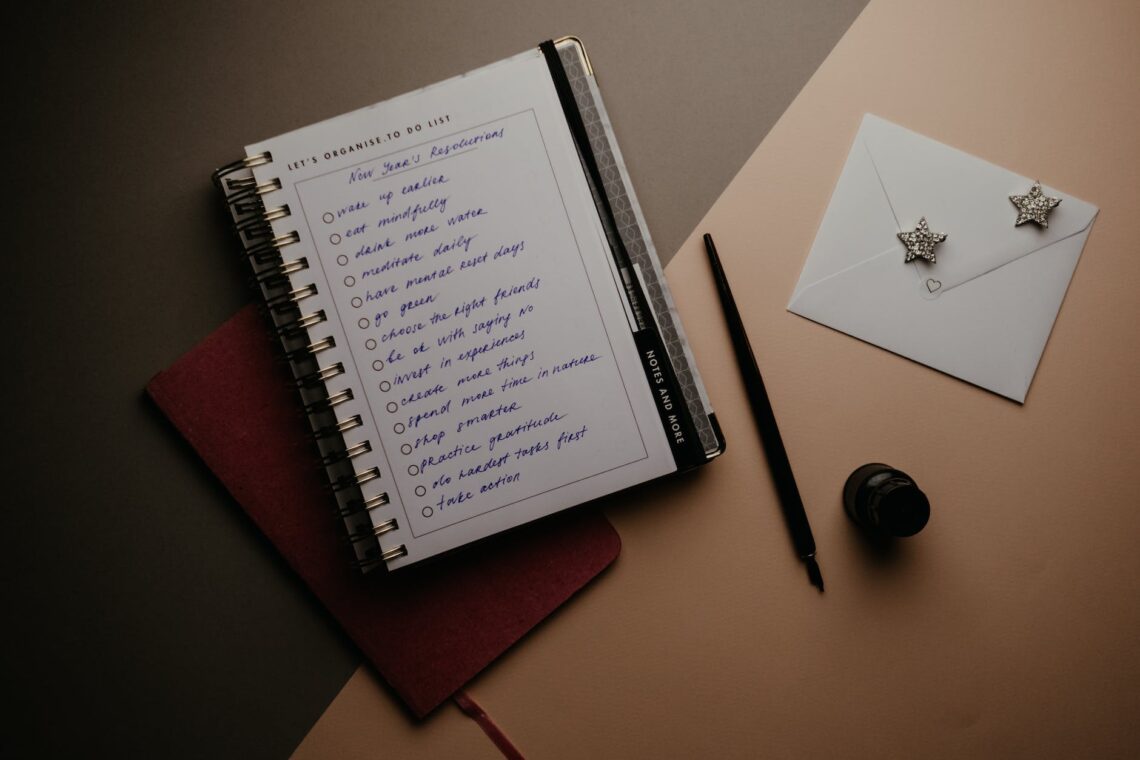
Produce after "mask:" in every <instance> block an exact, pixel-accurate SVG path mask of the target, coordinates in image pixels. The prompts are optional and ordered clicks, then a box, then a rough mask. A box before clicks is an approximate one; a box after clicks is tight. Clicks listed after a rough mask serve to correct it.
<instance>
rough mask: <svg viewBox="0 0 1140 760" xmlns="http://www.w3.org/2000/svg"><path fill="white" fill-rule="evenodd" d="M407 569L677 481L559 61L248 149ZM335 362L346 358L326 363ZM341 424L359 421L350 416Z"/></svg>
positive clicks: (480, 77)
mask: <svg viewBox="0 0 1140 760" xmlns="http://www.w3.org/2000/svg"><path fill="white" fill-rule="evenodd" d="M261 151H271V152H272V154H273V162H272V163H271V164H268V165H265V166H261V167H257V168H256V169H255V174H256V176H257V179H258V181H259V182H266V181H269V180H270V179H272V178H278V179H279V180H280V181H281V183H282V189H281V190H280V191H277V192H274V193H271V194H269V195H267V196H266V198H265V201H266V204H267V205H268V206H280V205H283V204H287V205H288V206H289V208H290V211H291V214H290V216H288V217H286V218H284V219H281V220H278V221H276V222H275V223H274V225H273V226H274V232H275V234H278V235H280V234H286V233H288V232H290V231H293V230H296V231H297V232H298V233H299V234H300V237H301V242H300V243H298V244H295V245H291V246H289V248H288V252H289V256H288V257H287V258H296V257H298V256H305V257H307V258H308V260H309V262H310V267H309V269H308V270H306V271H304V272H301V273H299V274H297V275H295V276H294V281H295V282H296V283H297V284H298V285H299V284H307V283H314V284H316V286H317V290H318V294H317V295H316V296H314V297H312V298H307V299H305V301H304V302H303V303H304V306H305V309H304V310H305V311H306V312H313V311H315V310H317V309H324V310H325V312H326V314H327V315H328V321H327V322H325V323H322V324H320V325H317V326H316V327H314V328H312V330H311V336H312V337H313V339H314V340H317V339H320V338H322V337H324V336H326V335H332V336H334V337H335V339H336V347H335V348H334V349H331V350H329V351H324V352H322V353H321V354H320V359H321V364H322V365H328V364H330V363H333V362H337V361H339V362H342V363H343V364H344V366H345V368H346V372H345V374H343V375H340V376H338V377H335V378H333V379H332V380H330V381H329V382H328V388H329V391H330V393H335V392H336V391H337V390H339V389H342V388H345V387H350V388H352V389H353V390H354V392H355V399H354V400H353V401H352V402H350V403H348V404H345V405H343V406H341V407H338V416H340V417H345V416H346V415H351V414H360V415H361V416H362V418H363V419H364V421H365V424H364V426H362V427H359V428H356V429H354V430H352V431H350V432H348V433H346V441H345V442H346V444H347V445H352V444H353V443H356V442H359V441H364V440H368V441H370V442H371V443H372V452H371V453H369V454H367V455H364V456H361V457H359V458H357V459H355V460H354V464H355V465H356V467H357V470H362V469H365V468H367V467H371V466H378V467H379V468H380V471H381V477H380V479H379V480H376V481H372V482H370V483H367V484H365V485H364V487H363V488H364V495H365V497H366V498H367V497H368V496H370V495H373V494H375V493H379V492H386V493H388V495H389V498H390V499H391V504H390V505H388V506H386V507H383V508H381V509H377V510H375V511H374V512H373V513H372V519H373V522H374V524H379V523H380V522H382V521H383V520H385V519H388V518H390V517H395V518H396V519H397V522H398V524H399V530H398V531H396V532H393V533H391V534H388V535H385V536H383V537H382V538H381V542H380V543H381V546H382V547H384V548H388V547H389V546H393V545H398V544H404V545H405V547H406V548H407V551H408V555H407V556H406V557H403V558H401V559H398V560H395V561H393V562H391V563H390V566H392V567H398V566H400V565H401V564H407V563H410V562H414V561H416V560H418V559H422V558H424V557H428V556H431V555H433V554H438V553H440V552H442V551H446V550H448V549H451V548H453V547H455V546H458V545H461V544H465V543H468V542H470V541H473V540H476V539H478V538H481V537H484V536H487V535H490V534H493V533H496V532H499V531H501V530H505V529H507V528H510V527H513V526H516V525H519V524H522V523H524V522H528V521H530V520H532V519H535V518H537V517H540V516H543V515H546V514H550V513H552V512H555V511H558V510H560V509H564V508H566V507H569V506H573V505H575V504H578V503H581V502H584V501H588V500H590V499H593V498H597V497H599V496H602V495H604V494H607V493H611V492H614V491H617V490H620V489H622V488H625V487H628V486H631V485H634V484H637V483H641V482H644V481H646V480H650V479H652V478H655V477H658V476H660V475H663V474H666V473H669V472H672V471H674V470H675V469H676V467H675V465H674V460H673V457H672V454H671V452H670V449H669V444H668V441H667V440H666V437H665V434H664V432H663V431H662V428H661V422H660V419H659V417H658V415H657V412H656V410H655V407H654V402H653V398H652V396H651V393H650V390H649V387H648V385H647V382H646V379H645V373H644V371H643V369H642V367H641V365H640V362H639V359H638V355H637V350H636V347H635V345H634V341H633V338H632V333H631V329H630V323H629V321H628V319H627V307H626V304H625V300H624V295H622V294H621V293H620V291H619V289H618V286H617V282H616V273H615V268H614V265H613V261H612V258H611V254H610V251H609V249H608V246H607V244H606V242H605V240H604V235H603V231H602V228H601V225H600V222H599V220H598V216H597V211H596V209H595V207H594V204H593V201H592V199H591V197H590V193H589V189H588V186H587V184H586V180H585V177H584V174H583V170H582V167H581V164H580V162H579V159H578V156H577V153H576V151H575V147H574V144H573V141H572V138H571V135H570V132H569V129H568V127H567V124H566V120H565V117H564V115H563V111H562V106H561V104H560V102H559V100H558V96H557V94H556V92H555V89H554V86H553V84H552V81H551V78H550V73H549V70H548V68H547V64H546V61H545V59H544V58H543V56H542V54H541V52H540V51H538V50H535V51H533V52H528V53H525V54H522V55H519V56H516V57H513V58H510V59H507V60H505V61H501V62H499V63H496V64H493V65H491V66H488V67H486V68H483V69H479V70H477V71H474V72H471V73H469V74H466V75H464V76H462V77H457V78H454V79H451V80H448V81H446V82H442V83H440V84H437V85H434V86H432V87H429V88H426V89H424V90H420V91H417V92H413V93H410V94H408V95H405V96H402V97H399V98H396V99H394V100H390V101H387V102H384V103H381V104H379V105H376V106H373V107H370V108H366V109H362V110H360V111H355V112H353V113H350V114H346V115H344V116H340V117H337V118H335V119H332V120H329V121H326V122H322V123H319V124H316V125H313V126H310V127H306V128H304V129H301V130H298V131H295V132H291V133H288V134H286V135H282V136H280V137H277V138H274V139H272V140H267V141H265V142H261V143H257V144H254V145H251V146H249V147H247V152H248V153H249V154H254V153H258V152H261ZM326 357H327V358H326ZM341 410H344V411H343V413H341Z"/></svg>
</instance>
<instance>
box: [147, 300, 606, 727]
mask: <svg viewBox="0 0 1140 760" xmlns="http://www.w3.org/2000/svg"><path fill="white" fill-rule="evenodd" d="M277 353H278V349H277V347H276V346H275V345H274V344H273V343H272V342H271V341H270V339H269V337H268V336H267V332H266V328H265V324H264V322H263V320H262V317H261V315H260V314H259V313H258V312H257V310H256V309H255V308H254V307H253V306H249V307H246V308H245V309H243V310H241V311H240V312H238V313H237V314H236V315H234V317H232V318H231V319H230V320H229V321H228V322H226V323H225V324H224V325H222V327H220V328H219V329H218V330H216V331H215V332H214V333H213V334H211V335H210V336H209V337H208V338H206V339H205V340H204V341H202V343H200V344H199V345H198V346H196V347H195V348H194V349H193V350H191V351H190V352H189V353H188V354H186V355H185V356H183V357H182V358H181V359H179V360H178V362H177V363H176V364H174V366H172V367H171V368H170V369H168V370H166V371H164V372H161V373H159V374H158V375H156V376H155V377H154V379H152V380H151V381H150V383H149V384H148V385H147V392H148V393H149V394H150V396H151V397H152V398H153V399H154V401H155V402H156V403H157V404H158V406H159V408H161V409H162V411H163V412H164V413H165V414H166V416H167V417H169V418H170V420H171V422H173V423H174V426H175V427H177V428H178V430H179V431H180V432H181V433H182V435H183V436H185V437H186V439H187V440H188V441H189V442H190V444H191V445H192V446H193V447H194V449H195V450H196V451H197V452H198V454H199V455H201V457H202V459H204V460H205V462H206V464H207V465H208V466H209V467H210V469H211V470H213V471H214V473H215V474H216V475H217V476H218V477H219V478H220V479H221V481H222V482H223V483H224V484H225V486H226V488H227V489H229V491H230V493H231V494H233V496H234V498H235V499H237V501H238V502H239V503H240V504H241V506H242V507H243V508H244V509H245V511H246V512H248V513H249V516H250V517H251V518H253V520H254V522H256V523H257V525H258V527H260V528H261V530H262V531H263V532H264V533H265V535H266V536H267V537H268V538H269V540H270V541H272V542H273V544H274V545H275V546H276V547H277V549H278V550H279V551H280V552H281V554H283V555H284V557H285V559H286V560H287V561H288V562H289V564H290V565H291V566H292V567H293V569H294V570H295V571H296V572H297V574H298V575H300V576H301V579H302V580H304V581H305V583H307V584H308V586H309V588H311V589H312V590H313V592H314V593H315V594H316V595H317V596H318V597H319V598H320V600H321V601H322V602H323V603H324V605H325V606H326V607H327V608H328V610H329V611H330V612H331V613H332V614H333V616H334V617H335V618H336V619H337V620H338V621H340V624H341V626H343V628H344V630H345V631H346V632H347V633H348V635H349V636H350V637H351V638H352V640H353V641H354V642H356V645H357V646H359V647H360V649H361V651H362V652H363V653H364V656H365V657H367V658H368V660H370V661H371V662H372V663H373V665H375V666H376V669H377V670H379V671H380V674H381V675H382V676H383V677H384V678H385V679H386V680H387V681H388V683H389V684H390V685H391V686H392V688H394V689H395V690H396V691H397V692H398V693H399V694H400V696H401V697H402V698H403V699H404V701H405V702H407V704H408V706H409V707H410V708H411V710H412V711H413V712H414V713H415V714H416V715H417V716H419V717H423V716H424V715H426V714H427V713H429V712H430V711H431V710H432V709H434V708H435V707H436V706H438V705H439V704H440V703H441V702H443V701H444V700H446V699H447V698H448V697H449V696H451V694H453V693H454V692H455V691H457V690H458V689H459V688H460V687H462V686H463V684H465V683H466V682H467V681H468V680H470V679H471V678H472V677H473V676H475V674H477V673H478V672H479V671H480V670H482V669H483V668H484V667H486V666H487V665H488V664H489V663H490V662H491V661H493V660H494V659H495V658H496V657H498V656H499V655H500V654H502V653H503V652H504V651H505V650H506V649H507V648H508V647H510V646H511V645H512V644H513V643H514V642H516V641H518V640H519V638H521V637H522V636H523V635H524V634H525V633H526V632H527V631H529V630H530V629H531V628H533V627H534V626H535V625H537V624H538V623H539V622H540V621H542V619H543V618H545V617H546V616H547V615H549V614H550V613H551V612H553V611H554V610H555V609H556V608H557V607H558V606H559V605H561V604H562V603H563V602H565V601H566V600H567V599H569V598H570V597H571V596H572V595H573V594H574V593H575V592H576V591H578V590H579V589H581V588H582V587H583V586H584V585H585V584H586V583H588V582H589V581H590V580H591V579H592V578H594V577H595V576H596V575H597V574H598V573H600V572H601V571H602V570H603V569H605V568H606V567H607V566H608V565H609V564H610V563H611V562H613V561H614V559H616V558H617V555H618V552H619V551H620V549H621V542H620V539H619V538H618V535H617V532H616V531H615V530H614V529H613V526H611V525H610V524H609V522H608V521H607V520H606V519H605V518H604V517H603V516H602V515H600V514H599V513H597V512H596V511H594V510H591V509H589V508H586V509H577V510H572V511H571V512H568V513H564V514H562V515H558V516H556V517H553V518H548V519H546V520H541V521H539V522H537V523H533V524H531V525H529V526H527V527H525V528H522V529H519V530H517V531H514V532H511V533H507V534H505V535H501V536H497V537H495V538H493V539H490V540H488V541H485V542H483V543H480V544H477V545H475V546H472V547H469V548H467V549H465V550H463V551H461V552H458V553H456V554H453V555H450V556H446V557H444V558H442V559H440V560H438V561H436V562H428V563H425V565H424V566H422V567H420V566H416V567H411V568H407V569H404V570H400V571H398V572H396V573H393V574H387V573H385V572H383V571H378V572H373V573H370V574H368V575H366V576H365V575H361V574H360V573H359V572H358V571H356V570H354V569H353V568H352V567H351V566H350V564H349V560H350V558H351V552H350V550H349V549H348V547H347V546H346V545H345V544H344V543H343V541H342V540H341V538H340V529H339V528H338V525H337V518H335V517H334V515H333V507H334V506H335V505H334V502H333V500H332V498H331V497H330V496H329V494H328V492H327V490H326V488H327V486H326V485H325V482H324V480H323V478H322V473H321V472H320V471H319V470H320V468H319V467H318V465H317V462H316V447H315V445H314V443H313V441H312V439H311V438H310V437H309V435H310V434H309V428H308V423H307V422H306V420H305V417H304V416H303V415H302V414H301V413H300V411H299V399H298V398H297V394H296V391H295V390H294V389H293V388H292V386H291V383H290V380H291V378H290V374H289V370H288V367H287V365H285V364H284V363H283V362H279V361H277V359H276V357H277Z"/></svg>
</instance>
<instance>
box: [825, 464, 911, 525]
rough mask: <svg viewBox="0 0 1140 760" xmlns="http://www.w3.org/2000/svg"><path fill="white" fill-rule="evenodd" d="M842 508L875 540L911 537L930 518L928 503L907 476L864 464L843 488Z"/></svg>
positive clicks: (877, 465)
mask: <svg viewBox="0 0 1140 760" xmlns="http://www.w3.org/2000/svg"><path fill="white" fill-rule="evenodd" d="M843 509H844V510H845V511H846V512H847V516H848V517H850V518H851V519H852V520H854V521H855V524H856V525H858V526H859V527H860V528H862V529H863V530H864V531H866V532H867V533H868V534H870V535H871V536H874V537H876V538H903V537H906V536H913V535H914V534H915V533H918V532H919V531H920V530H922V529H923V527H924V526H925V525H926V523H927V521H928V520H929V519H930V502H929V501H928V500H927V498H926V494H924V493H923V492H922V491H921V490H920V489H919V487H918V486H917V485H916V484H915V482H914V481H913V480H912V479H911V477H910V476H909V475H907V474H906V473H905V472H902V471H901V470H896V469H894V468H893V467H889V466H887V465H885V464H865V465H863V466H862V467H860V468H859V469H857V470H855V472H853V473H851V475H850V476H849V477H848V478H847V482H846V483H845V484H844V485H843Z"/></svg>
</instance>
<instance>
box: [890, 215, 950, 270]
mask: <svg viewBox="0 0 1140 760" xmlns="http://www.w3.org/2000/svg"><path fill="white" fill-rule="evenodd" d="M898 236H899V240H901V241H902V244H903V245H905V246H906V261H905V262H903V263H909V262H911V261H914V260H915V259H925V260H926V261H929V262H930V263H931V264H933V263H934V246H936V245H938V244H939V243H941V242H942V241H943V240H945V239H946V235H945V234H943V233H941V232H931V231H930V227H929V226H927V224H926V217H925V216H924V217H922V218H921V219H919V220H918V226H917V227H915V228H914V229H913V230H912V231H910V232H900V233H898Z"/></svg>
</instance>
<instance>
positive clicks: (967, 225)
mask: <svg viewBox="0 0 1140 760" xmlns="http://www.w3.org/2000/svg"><path fill="white" fill-rule="evenodd" d="M859 137H860V139H861V141H862V143H863V147H864V148H865V150H866V151H867V153H868V156H869V157H870V160H871V163H872V164H873V166H874V169H875V172H876V174H877V175H878V179H879V182H880V184H881V188H882V192H883V193H884V195H885V197H886V199H887V203H888V205H889V206H890V208H891V211H892V213H893V214H894V217H895V221H896V222H897V224H898V225H899V229H900V231H902V230H911V229H914V227H915V225H916V224H918V221H919V219H920V218H922V217H925V218H926V220H927V223H928V224H929V225H930V229H931V230H932V231H934V232H942V233H945V234H946V235H947V238H946V241H945V242H943V243H941V244H940V245H939V246H938V247H937V249H936V251H935V253H936V256H937V260H936V261H935V262H934V263H933V264H931V263H929V262H925V261H916V262H915V263H914V264H912V266H915V267H917V268H918V269H919V270H920V272H921V274H922V276H924V277H925V276H927V275H929V276H931V277H936V278H937V279H938V280H939V281H940V282H941V283H942V292H943V293H944V292H946V291H947V290H950V289H951V288H954V287H956V286H958V285H961V284H962V283H964V282H968V281H970V280H972V279H973V278H975V277H978V276H981V275H983V274H985V273H986V272H990V271H993V270H994V269H996V268H998V267H1000V266H1003V265H1005V264H1008V263H1009V262H1011V261H1014V260H1016V259H1019V258H1021V257H1022V256H1025V255H1028V254H1031V253H1033V252H1035V251H1039V250H1041V249H1043V248H1046V247H1048V246H1050V245H1052V244H1053V243H1056V242H1057V241H1060V240H1064V239H1065V238H1068V237H1071V236H1072V235H1075V234H1077V233H1079V232H1081V231H1082V230H1084V229H1086V228H1087V227H1088V226H1089V224H1091V223H1092V220H1093V218H1094V217H1095V216H1096V213H1097V209H1096V207H1095V206H1093V205H1091V204H1089V203H1086V202H1084V201H1082V200H1080V199H1079V198H1074V197H1072V196H1069V195H1066V194H1064V193H1061V192H1059V191H1057V190H1055V189H1053V188H1051V187H1047V186H1045V185H1042V189H1043V190H1044V192H1045V193H1046V194H1047V195H1050V196H1052V197H1055V198H1060V199H1061V204H1060V205H1059V206H1058V207H1057V208H1055V209H1054V210H1053V212H1052V214H1051V215H1050V217H1049V227H1048V228H1047V229H1042V228H1040V227H1038V226H1037V225H1036V224H1033V223H1032V222H1031V223H1028V224H1024V225H1022V226H1020V227H1015V226H1014V221H1015V220H1016V219H1017V208H1016V207H1015V206H1014V205H1013V203H1012V202H1011V201H1010V199H1009V196H1011V195H1021V194H1024V193H1026V192H1028V191H1029V189H1030V187H1031V186H1032V185H1033V180H1032V179H1030V178H1027V177H1022V176H1020V175H1018V174H1015V173H1014V172H1011V171H1009V170H1007V169H1003V168H1001V167H1000V166H995V165H994V164H991V163H989V162H987V161H983V160H982V159H980V158H977V157H975V156H971V155H970V154H968V153H964V152H963V151H960V150H956V149H955V148H951V147H949V146H947V145H943V144H942V143H939V142H936V141H934V140H931V139H930V138H928V137H924V136H922V135H919V134H917V133H915V132H911V131H910V130H908V129H904V128H903V127H900V126H898V125H897V124H892V123H891V122H888V121H886V120H884V119H881V118H879V117H877V116H874V115H872V114H867V115H866V116H865V117H864V120H863V125H862V127H861V129H860V131H859ZM903 254H904V252H903V247H902V245H901V243H900V244H899V260H900V261H901V260H902V258H903Z"/></svg>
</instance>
